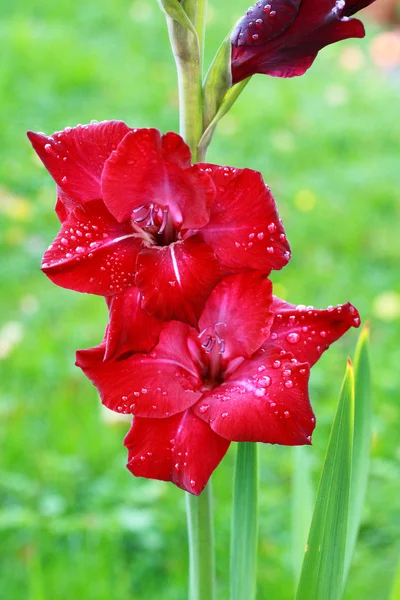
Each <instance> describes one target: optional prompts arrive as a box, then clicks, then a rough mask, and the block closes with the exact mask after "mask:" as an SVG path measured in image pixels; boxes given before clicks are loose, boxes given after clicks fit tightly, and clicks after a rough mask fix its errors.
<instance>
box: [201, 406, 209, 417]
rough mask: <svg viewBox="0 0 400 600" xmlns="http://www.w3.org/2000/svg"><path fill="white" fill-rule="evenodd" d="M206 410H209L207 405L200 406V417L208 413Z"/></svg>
mask: <svg viewBox="0 0 400 600" xmlns="http://www.w3.org/2000/svg"><path fill="white" fill-rule="evenodd" d="M208 408H209V405H208V404H202V405H201V406H200V408H199V411H200V412H201V414H202V415H204V413H205V412H207V411H208Z"/></svg>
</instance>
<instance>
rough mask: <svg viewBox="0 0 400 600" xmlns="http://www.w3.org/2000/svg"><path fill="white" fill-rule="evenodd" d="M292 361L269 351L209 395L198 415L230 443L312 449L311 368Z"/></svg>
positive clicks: (275, 350) (276, 350)
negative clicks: (262, 443)
mask: <svg viewBox="0 0 400 600" xmlns="http://www.w3.org/2000/svg"><path fill="white" fill-rule="evenodd" d="M257 354H258V353H257ZM291 358H292V355H290V354H288V353H285V352H284V354H283V355H282V351H281V350H280V349H279V348H276V347H273V346H269V347H268V348H266V349H265V350H263V351H262V352H261V353H259V354H258V355H257V356H255V357H254V358H253V359H251V360H246V361H244V362H243V363H242V364H241V365H240V366H239V367H238V368H237V369H236V370H235V371H234V372H233V373H232V374H231V375H230V376H229V377H228V378H227V380H226V381H225V383H223V384H222V385H221V386H219V387H218V388H215V389H214V390H210V391H209V392H206V393H205V394H204V396H203V398H202V399H201V401H200V402H198V403H197V404H196V406H195V407H194V409H193V410H194V412H195V413H196V414H197V415H198V416H199V417H200V418H202V419H204V420H205V421H207V422H208V423H210V427H211V428H212V429H213V430H214V431H215V432H216V433H218V435H221V436H222V437H225V438H226V439H228V440H231V441H236V442H265V443H269V444H283V445H285V446H298V445H303V444H310V443H311V434H312V432H313V430H314V427H315V418H314V414H313V411H312V409H311V405H310V401H309V397H308V379H309V374H310V367H309V365H308V364H306V363H304V364H301V363H297V364H294V363H293V362H292V361H291ZM204 406H207V409H206V410H204V409H203V410H202V407H204Z"/></svg>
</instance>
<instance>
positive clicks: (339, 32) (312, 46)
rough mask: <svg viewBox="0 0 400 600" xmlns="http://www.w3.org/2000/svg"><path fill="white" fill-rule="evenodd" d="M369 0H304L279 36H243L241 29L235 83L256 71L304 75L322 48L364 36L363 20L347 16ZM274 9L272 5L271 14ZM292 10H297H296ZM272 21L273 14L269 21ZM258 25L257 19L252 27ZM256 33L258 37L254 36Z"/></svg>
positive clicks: (235, 44) (234, 66) (235, 46)
mask: <svg viewBox="0 0 400 600" xmlns="http://www.w3.org/2000/svg"><path fill="white" fill-rule="evenodd" d="M288 2H289V0H284V3H285V4H286V3H288ZM272 4H273V3H271V4H270V5H268V6H271V5H272ZM367 4H370V2H369V1H368V2H367V1H365V2H354V0H352V1H351V2H344V1H343V2H342V1H341V0H337V1H335V0H319V1H318V2H315V0H302V2H301V5H300V9H299V11H298V13H297V16H296V17H295V19H294V20H293V21H292V23H291V25H290V26H289V27H287V28H285V29H284V30H281V31H279V34H278V35H276V36H273V35H269V36H268V35H266V36H260V35H259V34H258V33H257V32H256V31H254V34H251V35H250V36H249V35H248V36H245V37H244V36H243V35H242V37H241V38H239V34H240V33H242V34H243V31H242V30H240V31H239V30H237V31H236V33H235V35H234V36H233V38H232V44H233V47H232V63H231V65H232V79H233V83H238V82H239V81H242V80H243V79H245V78H246V77H249V76H251V75H254V73H264V74H266V75H272V76H274V77H295V76H299V75H303V74H304V73H305V72H306V71H307V69H309V68H310V67H311V65H312V64H313V62H314V60H315V58H316V57H317V54H318V52H319V51H320V50H321V49H322V48H324V47H325V46H327V45H329V44H333V43H335V42H338V41H341V40H344V39H347V38H350V37H355V38H360V37H364V35H365V31H364V27H363V25H362V23H361V22H360V21H358V20H357V19H348V18H347V17H348V16H349V15H352V14H354V13H355V12H356V11H357V10H359V9H360V8H363V6H365V5H367ZM348 5H349V6H348ZM279 10H280V8H279V6H278V8H277V10H276V15H275V16H274V19H277V17H278V16H279ZM272 12H273V9H272V7H271V10H270V11H269V16H271V15H272ZM289 12H290V11H289ZM291 14H292V15H293V14H294V10H293V11H291ZM245 19H247V17H245ZM278 21H280V19H278ZM270 24H271V20H270V18H269V19H268V25H269V26H270ZM255 27H256V25H255V22H254V23H253V25H252V27H250V30H252V29H253V28H255ZM239 28H240V23H239ZM260 31H261V30H260ZM265 33H266V34H267V33H268V28H267V29H265ZM254 35H256V36H258V37H256V38H254V37H253V36H254ZM240 40H243V43H244V45H240V44H241V42H240ZM246 42H247V43H246Z"/></svg>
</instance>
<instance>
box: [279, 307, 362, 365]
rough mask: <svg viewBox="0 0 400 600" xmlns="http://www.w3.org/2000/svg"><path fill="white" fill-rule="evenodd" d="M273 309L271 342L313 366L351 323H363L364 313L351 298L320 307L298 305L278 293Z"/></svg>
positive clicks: (353, 325) (354, 325)
mask: <svg viewBox="0 0 400 600" xmlns="http://www.w3.org/2000/svg"><path fill="white" fill-rule="evenodd" d="M271 310H272V311H273V313H274V315H275V317H274V322H273V324H272V327H271V335H270V339H269V340H268V343H269V342H272V343H274V344H277V345H278V346H281V347H282V348H283V349H284V350H286V351H288V352H291V353H292V354H293V356H294V357H295V358H296V359H297V360H298V361H300V362H308V363H309V365H310V366H312V365H313V364H314V363H316V362H317V360H318V359H319V358H320V356H321V354H322V353H323V352H325V350H327V349H328V348H329V346H330V345H331V344H333V342H335V341H336V340H338V339H339V338H340V337H342V335H344V334H345V333H346V331H348V330H349V329H350V327H358V326H359V325H360V315H359V314H358V311H357V309H356V308H354V306H352V305H351V304H350V303H349V302H347V303H346V304H343V305H339V306H336V307H330V308H328V309H325V310H317V309H315V308H313V307H312V306H309V307H306V306H294V305H293V304H289V303H288V302H285V301H284V300H281V299H280V298H276V297H274V301H273V303H272V306H271Z"/></svg>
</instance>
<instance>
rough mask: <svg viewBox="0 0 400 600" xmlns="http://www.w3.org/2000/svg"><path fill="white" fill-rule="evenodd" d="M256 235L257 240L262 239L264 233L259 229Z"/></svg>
mask: <svg viewBox="0 0 400 600" xmlns="http://www.w3.org/2000/svg"><path fill="white" fill-rule="evenodd" d="M257 237H258V239H259V240H263V239H264V233H263V232H262V231H260V233H257Z"/></svg>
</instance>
